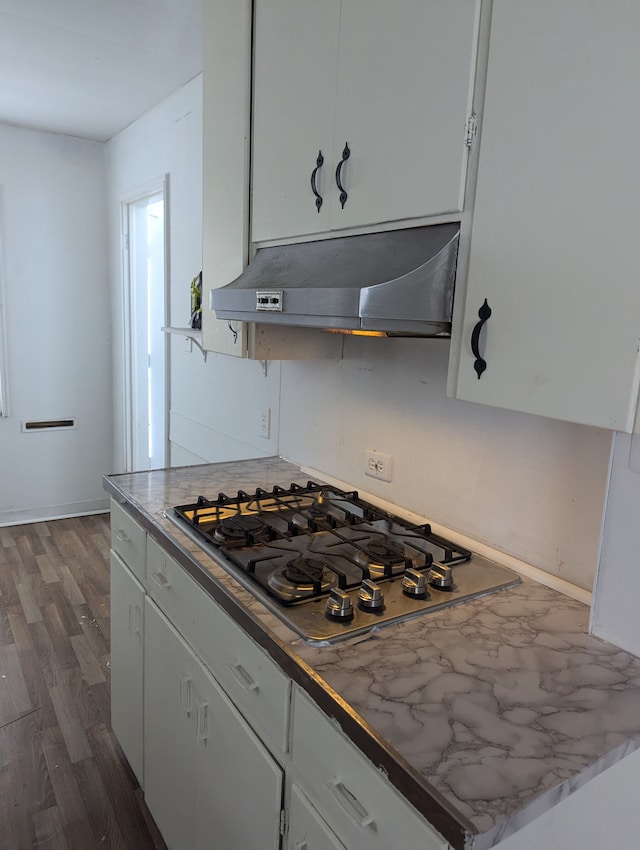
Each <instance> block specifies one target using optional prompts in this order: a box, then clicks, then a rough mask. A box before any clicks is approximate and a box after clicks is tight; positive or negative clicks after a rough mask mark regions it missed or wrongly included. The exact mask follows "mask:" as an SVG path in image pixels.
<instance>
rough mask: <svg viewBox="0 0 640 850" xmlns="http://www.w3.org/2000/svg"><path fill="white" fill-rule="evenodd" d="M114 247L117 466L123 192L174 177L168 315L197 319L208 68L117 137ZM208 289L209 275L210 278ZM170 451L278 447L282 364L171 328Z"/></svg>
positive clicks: (202, 456)
mask: <svg viewBox="0 0 640 850" xmlns="http://www.w3.org/2000/svg"><path fill="white" fill-rule="evenodd" d="M107 163H108V186H109V188H108V196H109V221H110V232H111V241H110V252H111V256H112V257H113V258H114V263H113V267H112V272H111V293H112V311H113V317H114V360H113V369H114V388H115V389H114V409H113V416H114V431H115V440H114V457H113V462H112V464H111V468H112V469H113V470H114V471H119V470H122V469H123V467H124V439H123V436H124V409H123V397H124V393H123V368H124V367H123V352H124V343H123V336H122V274H121V268H120V265H119V263H118V262H117V258H119V257H120V256H121V250H120V208H121V203H122V201H123V200H124V199H125V198H127V197H131V195H132V193H135V192H136V191H137V189H139V188H140V187H143V186H145V185H146V184H148V183H150V182H151V181H154V180H158V179H159V178H162V177H163V175H165V174H167V175H168V176H169V203H168V221H169V281H170V308H169V309H170V314H169V321H168V324H170V325H174V326H177V327H185V326H187V324H188V321H189V313H190V289H189V285H190V282H191V279H192V278H193V277H194V276H195V275H196V274H197V273H198V272H199V271H200V269H201V268H202V77H201V76H198V77H196V78H194V79H193V80H191V82H189V83H187V85H185V86H183V87H182V88H181V89H179V90H178V91H176V92H175V93H174V94H173V95H171V96H170V97H168V98H167V99H166V100H164V101H163V102H162V103H160V104H159V105H158V106H157V107H156V108H155V109H152V110H151V111H150V112H148V113H146V114H145V115H143V116H142V117H141V118H139V119H138V120H137V121H135V122H134V123H133V124H131V125H130V126H129V127H127V128H126V129H125V130H123V131H122V132H121V133H119V134H118V135H117V136H114V138H113V139H111V140H110V141H109V143H108V144H107ZM205 289H206V282H205ZM167 345H168V346H169V351H170V355H169V364H170V367H169V374H170V390H169V396H170V403H169V406H170V425H169V437H170V457H169V461H170V464H171V465H172V466H180V465H187V464H192V463H203V462H206V461H223V460H237V459H242V458H251V457H266V456H269V455H273V454H277V433H278V397H279V387H280V364H279V363H271V364H269V365H268V366H267V373H266V375H265V372H264V369H263V366H262V365H261V364H260V363H256V362H250V361H246V360H238V359H236V358H233V357H226V356H224V355H219V354H213V353H208V354H207V359H206V362H205V360H204V359H203V356H202V355H201V353H200V352H199V351H198V349H197V348H196V347H195V346H193V348H192V350H188V343H187V342H186V339H185V338H184V337H181V336H174V335H171V336H170V337H168V339H167ZM265 408H270V410H271V435H270V437H269V438H268V439H265V438H263V437H261V436H260V435H259V428H258V423H259V420H260V411H261V410H263V409H265Z"/></svg>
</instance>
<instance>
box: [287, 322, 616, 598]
mask: <svg viewBox="0 0 640 850" xmlns="http://www.w3.org/2000/svg"><path fill="white" fill-rule="evenodd" d="M448 353H449V344H448V343H447V342H446V341H443V340H399V339H395V340H384V339H359V338H347V340H346V343H345V359H344V360H343V361H342V362H340V363H326V362H315V363H300V362H287V363H283V364H282V407H281V412H280V416H281V432H280V450H281V454H282V455H283V456H284V457H287V458H288V459H291V460H293V461H296V462H299V463H303V464H308V465H310V466H313V467H315V468H317V469H321V470H324V471H325V472H327V473H329V474H331V475H335V476H336V477H337V478H340V479H342V480H344V481H349V482H351V483H352V484H353V485H354V486H355V487H360V488H362V489H363V490H368V491H369V492H372V493H374V494H375V495H378V496H380V497H381V498H383V499H386V500H388V501H390V502H393V503H395V504H397V505H400V506H402V507H405V508H407V509H409V510H412V511H415V512H416V513H418V514H420V515H422V516H426V517H427V518H429V519H431V520H432V521H433V522H437V523H440V524H442V525H444V526H447V527H448V528H451V529H457V530H459V531H460V532H461V533H464V534H467V535H469V536H470V537H472V538H475V539H476V540H479V541H481V542H483V543H488V544H490V545H492V546H494V547H496V548H498V549H501V550H503V551H505V552H507V553H508V554H510V555H515V556H516V557H518V558H520V559H522V560H524V561H526V562H527V563H530V564H533V565H534V566H536V567H539V568H541V569H543V570H546V571H547V572H550V573H553V574H555V575H558V576H559V577H560V578H562V579H565V580H566V581H569V582H572V583H574V584H577V585H579V586H580V587H584V588H589V589H590V588H591V585H592V581H593V575H594V571H595V564H596V559H597V552H598V542H599V534H600V525H601V514H602V503H603V496H604V491H605V486H606V475H607V467H608V455H609V442H610V436H609V432H607V431H601V430H598V429H594V428H587V427H583V426H577V425H571V424H568V423H563V422H556V421H552V420H549V419H544V418H541V417H535V416H528V415H526V414H519V413H512V412H509V411H502V410H495V409H492V408H489V407H484V406H482V405H475V404H468V403H466V402H461V401H456V400H454V399H449V398H447V397H446V395H445V381H446V370H447V358H448ZM365 448H366V449H377V450H378V451H382V452H385V453H388V454H390V455H392V457H393V481H392V483H391V484H385V483H384V482H379V481H376V480H375V479H373V478H369V477H365V476H364V471H363V450H364V449H365Z"/></svg>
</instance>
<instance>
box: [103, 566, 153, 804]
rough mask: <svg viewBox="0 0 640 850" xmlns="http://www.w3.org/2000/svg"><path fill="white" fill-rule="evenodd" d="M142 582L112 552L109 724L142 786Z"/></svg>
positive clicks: (143, 593)
mask: <svg viewBox="0 0 640 850" xmlns="http://www.w3.org/2000/svg"><path fill="white" fill-rule="evenodd" d="M144 597H145V592H144V588H143V587H142V585H141V584H140V583H139V582H138V581H137V580H136V578H135V577H134V576H133V574H132V573H131V572H130V571H129V570H128V569H127V567H126V566H125V565H124V563H123V561H122V560H121V559H120V558H119V557H118V555H116V553H115V552H114V551H113V550H112V551H111V726H112V727H113V731H114V732H115V733H116V737H117V739H118V741H119V742H120V746H121V747H122V750H123V752H124V754H125V755H126V757H127V760H128V761H129V764H130V765H131V767H132V769H133V772H134V773H135V775H136V777H137V779H138V782H139V783H140V785H141V786H142V787H144V774H143V750H142V729H143V705H144V704H143V659H144Z"/></svg>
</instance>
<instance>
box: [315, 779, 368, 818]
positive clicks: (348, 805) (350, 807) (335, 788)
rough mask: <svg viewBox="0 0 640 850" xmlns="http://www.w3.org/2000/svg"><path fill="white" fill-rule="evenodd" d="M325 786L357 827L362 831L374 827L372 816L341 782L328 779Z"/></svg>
mask: <svg viewBox="0 0 640 850" xmlns="http://www.w3.org/2000/svg"><path fill="white" fill-rule="evenodd" d="M327 785H328V787H329V790H330V791H331V793H332V794H333V796H334V797H335V798H336V800H337V801H338V802H339V803H340V805H341V806H342V808H343V809H344V811H345V812H346V813H347V814H348V815H349V816H350V817H351V818H352V819H353V820H354V821H355V822H356V823H357V824H358V826H360V827H361V828H362V829H365V828H366V827H368V826H371V827H374V826H375V821H374V819H373V816H372V815H370V814H369V812H368V811H367V810H366V809H365V807H364V806H363V805H362V803H361V802H360V800H358V798H357V797H356V795H355V794H353V793H352V792H351V791H349V789H348V788H347V786H346V785H345V784H344V782H342V780H340V779H338V778H337V777H336V778H335V779H330V780H329V781H328V782H327Z"/></svg>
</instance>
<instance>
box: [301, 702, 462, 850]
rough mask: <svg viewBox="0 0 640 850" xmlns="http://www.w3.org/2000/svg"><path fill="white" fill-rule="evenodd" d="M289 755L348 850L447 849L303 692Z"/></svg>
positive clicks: (438, 836)
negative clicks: (393, 849)
mask: <svg viewBox="0 0 640 850" xmlns="http://www.w3.org/2000/svg"><path fill="white" fill-rule="evenodd" d="M291 749H292V759H293V764H294V766H295V767H296V769H297V771H298V775H299V777H300V779H301V780H304V784H305V785H306V786H307V788H308V790H309V796H310V798H311V799H312V800H314V803H315V805H316V806H317V808H318V811H319V812H320V814H321V815H322V817H323V818H324V819H325V820H326V822H327V823H328V824H329V826H330V827H331V828H332V829H333V830H334V832H335V833H336V835H337V836H338V837H339V838H340V840H341V841H342V842H343V843H344V844H345V846H347V847H349V850H389V848H390V847H403V848H404V847H419V848H420V850H447V848H448V847H449V845H448V843H447V842H446V841H445V840H444V838H442V836H441V835H439V834H438V833H437V832H436V831H435V830H434V829H433V827H432V826H430V825H429V824H428V823H427V821H425V820H424V819H423V818H422V817H421V816H420V815H419V814H418V813H417V812H416V811H415V809H414V808H413V807H412V806H410V805H409V803H407V802H406V801H405V800H404V799H403V798H402V797H401V796H400V795H399V794H398V792H397V791H396V790H395V788H393V786H392V785H390V784H389V783H388V782H387V781H386V780H385V779H384V777H383V776H382V774H381V773H380V772H379V771H378V770H376V768H375V767H374V766H373V764H372V763H371V762H370V761H368V760H367V759H366V758H365V757H364V756H363V755H362V753H361V752H360V751H359V750H357V749H356V747H355V746H354V745H353V744H352V743H351V742H350V741H349V740H348V738H347V737H346V736H345V735H344V734H343V733H342V732H341V731H340V730H339V729H338V728H337V727H336V726H334V725H333V724H332V723H331V722H330V721H329V720H328V719H327V717H326V715H324V714H323V713H322V712H321V711H320V710H319V708H318V707H317V706H316V705H315V703H314V702H312V701H311V699H310V698H309V697H308V696H307V695H306V694H305V693H304V692H303V691H301V690H300V689H299V688H295V690H294V699H293V734H292V740H291Z"/></svg>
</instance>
